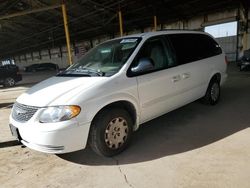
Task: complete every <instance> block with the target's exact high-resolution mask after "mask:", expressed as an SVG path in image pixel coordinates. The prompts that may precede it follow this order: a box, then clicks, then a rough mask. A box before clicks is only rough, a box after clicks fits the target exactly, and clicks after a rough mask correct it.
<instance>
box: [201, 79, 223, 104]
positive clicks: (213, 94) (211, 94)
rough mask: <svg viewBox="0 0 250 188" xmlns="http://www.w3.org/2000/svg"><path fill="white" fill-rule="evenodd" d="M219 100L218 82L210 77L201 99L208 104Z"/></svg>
mask: <svg viewBox="0 0 250 188" xmlns="http://www.w3.org/2000/svg"><path fill="white" fill-rule="evenodd" d="M219 100H220V82H219V81H218V80H217V79H212V80H211V81H210V83H209V85H208V88H207V91H206V94H205V96H204V97H203V101H204V102H205V103H206V104H209V105H215V104H217V103H218V102H219Z"/></svg>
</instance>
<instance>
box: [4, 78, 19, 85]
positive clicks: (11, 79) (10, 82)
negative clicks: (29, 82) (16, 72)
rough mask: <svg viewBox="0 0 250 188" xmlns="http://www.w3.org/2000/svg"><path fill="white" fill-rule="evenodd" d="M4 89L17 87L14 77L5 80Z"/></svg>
mask: <svg viewBox="0 0 250 188" xmlns="http://www.w3.org/2000/svg"><path fill="white" fill-rule="evenodd" d="M3 85H4V87H13V86H15V85H16V81H15V79H14V78H12V77H8V78H6V79H5V80H4V84H3Z"/></svg>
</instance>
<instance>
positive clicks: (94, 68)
mask: <svg viewBox="0 0 250 188" xmlns="http://www.w3.org/2000/svg"><path fill="white" fill-rule="evenodd" d="M139 41H140V38H123V39H117V40H112V41H108V42H105V43H102V44H100V45H98V46H97V47H95V48H93V49H92V50H90V51H89V52H88V53H87V54H86V55H85V56H83V58H82V59H80V60H79V61H77V62H76V63H74V64H73V65H72V66H70V67H69V68H68V69H67V70H65V71H63V72H62V73H59V74H58V75H57V76H112V75H114V74H115V73H117V72H118V71H119V70H120V69H121V68H122V66H123V65H124V64H125V63H126V61H127V59H128V58H129V56H130V55H131V54H132V53H133V51H134V49H135V48H136V46H137V45H138V43H139Z"/></svg>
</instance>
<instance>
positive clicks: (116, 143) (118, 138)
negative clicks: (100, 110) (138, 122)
mask: <svg viewBox="0 0 250 188" xmlns="http://www.w3.org/2000/svg"><path fill="white" fill-rule="evenodd" d="M128 130H129V128H128V123H127V121H126V120H125V119H124V118H122V117H117V118H114V119H112V120H111V121H110V122H109V123H108V126H107V127H106V129H105V135H104V138H105V143H106V145H107V146H108V147H109V148H110V149H119V148H121V147H122V146H123V145H124V143H125V142H126V140H127V138H128Z"/></svg>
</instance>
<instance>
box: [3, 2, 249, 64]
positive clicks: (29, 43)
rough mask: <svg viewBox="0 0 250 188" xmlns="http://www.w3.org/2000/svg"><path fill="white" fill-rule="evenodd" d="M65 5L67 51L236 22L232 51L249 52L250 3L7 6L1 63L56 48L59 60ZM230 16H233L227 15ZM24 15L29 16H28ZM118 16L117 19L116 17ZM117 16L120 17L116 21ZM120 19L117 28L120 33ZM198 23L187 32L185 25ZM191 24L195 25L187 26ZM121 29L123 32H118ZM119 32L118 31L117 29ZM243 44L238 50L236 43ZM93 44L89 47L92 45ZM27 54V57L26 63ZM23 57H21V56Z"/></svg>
mask: <svg viewBox="0 0 250 188" xmlns="http://www.w3.org/2000/svg"><path fill="white" fill-rule="evenodd" d="M63 3H65V4H66V9H67V10H66V11H67V16H68V26H69V31H70V39H71V46H72V47H74V46H75V44H76V43H77V42H78V41H82V40H84V41H88V42H89V43H90V45H91V46H93V45H95V41H94V40H95V39H96V38H98V37H99V38H100V37H101V38H103V40H105V39H109V38H114V37H116V36H119V33H120V32H123V33H124V34H125V35H126V34H129V33H136V32H137V33H138V32H145V31H150V30H153V27H155V28H154V29H157V30H160V29H169V27H168V25H169V24H172V23H176V25H175V26H172V27H171V29H195V30H203V29H204V26H205V25H211V24H216V23H223V22H229V21H238V23H239V28H238V34H240V35H239V37H238V38H239V39H238V42H237V43H238V44H237V51H239V49H240V48H241V47H242V45H244V46H246V47H244V48H247V47H248V46H249V43H250V42H249V40H250V37H249V35H247V33H248V30H249V29H248V28H249V24H248V22H249V21H248V16H249V15H248V12H249V10H248V9H249V6H250V5H249V1H247V0H238V1H235V0H221V1H217V0H208V1H202V0H185V1H184V0H177V1H176V0H161V1H152V0H146V1H142V0H136V1H135V0H131V1H127V0H120V1H115V0H108V1H99V0H72V1H65V2H63V1H58V0H53V1H50V0H31V1H30V0H10V1H2V2H0V43H1V46H0V54H1V55H0V58H1V59H5V58H13V59H15V60H16V61H22V60H23V61H27V59H29V58H30V59H32V60H33V59H34V57H33V56H34V55H33V52H38V56H39V59H41V50H43V49H48V54H47V55H48V56H49V57H50V58H51V53H52V52H51V49H52V48H55V47H58V48H60V50H59V52H58V53H59V56H61V57H62V56H63V55H62V53H63V52H62V51H63V50H62V49H61V48H62V47H63V46H64V45H65V43H66V40H65V32H64V26H63V14H62V11H61V4H63ZM227 11H228V12H230V11H233V12H234V13H233V14H229V13H227ZM220 12H225V13H224V16H222V18H218V19H216V18H213V19H211V20H210V18H209V15H210V14H216V13H220ZM27 13H28V14H27ZM118 13H120V14H118ZM119 15H120V17H119ZM119 18H120V24H121V25H120V27H119ZM193 18H200V19H201V20H203V21H202V22H201V21H200V22H201V23H199V24H198V26H197V25H196V26H192V24H190V20H192V19H193ZM191 22H192V23H194V22H195V21H193V20H192V21H191ZM122 26H123V27H122ZM122 28H123V31H119V29H122ZM242 38H243V40H244V42H242V44H241V40H242ZM93 43H94V44H93ZM27 53H29V54H30V57H27ZM22 55H23V57H20V56H22Z"/></svg>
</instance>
